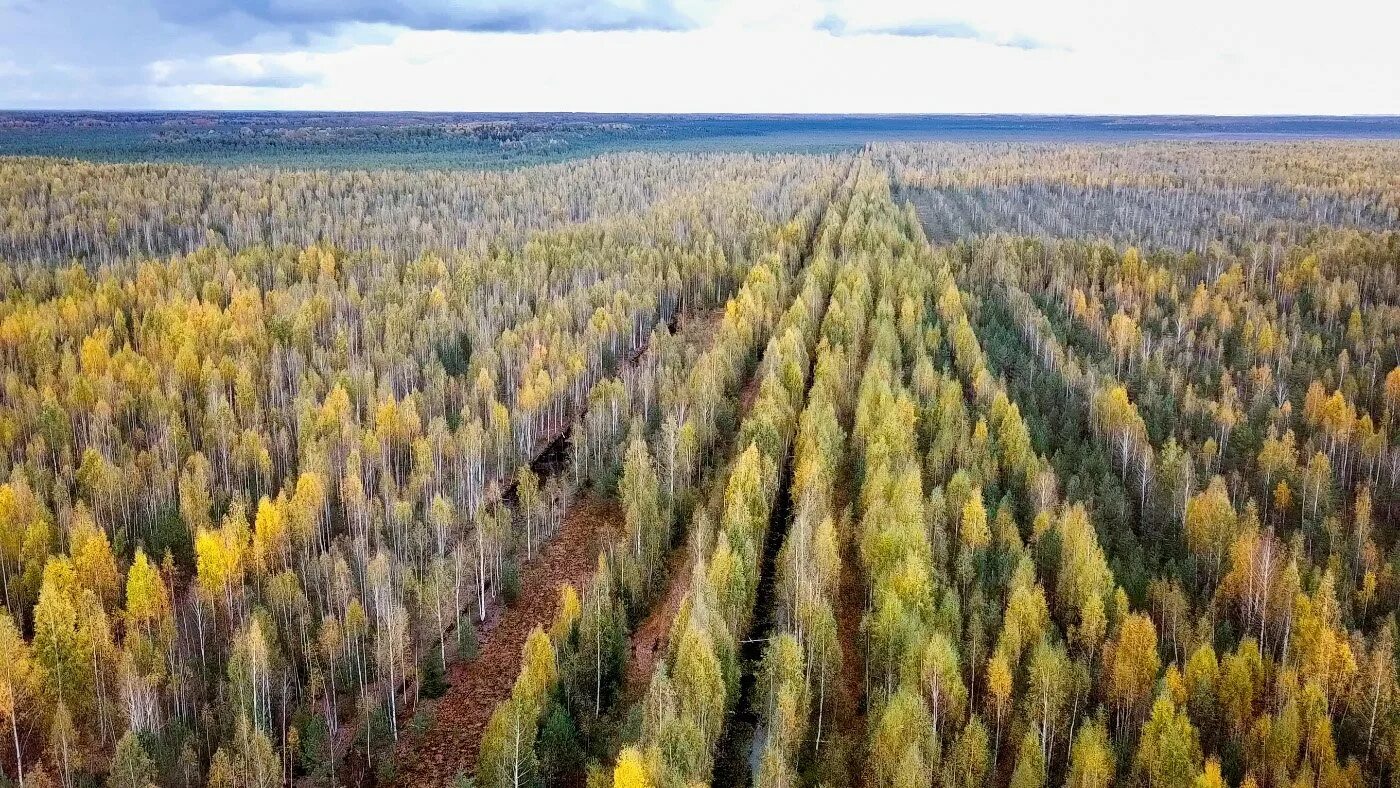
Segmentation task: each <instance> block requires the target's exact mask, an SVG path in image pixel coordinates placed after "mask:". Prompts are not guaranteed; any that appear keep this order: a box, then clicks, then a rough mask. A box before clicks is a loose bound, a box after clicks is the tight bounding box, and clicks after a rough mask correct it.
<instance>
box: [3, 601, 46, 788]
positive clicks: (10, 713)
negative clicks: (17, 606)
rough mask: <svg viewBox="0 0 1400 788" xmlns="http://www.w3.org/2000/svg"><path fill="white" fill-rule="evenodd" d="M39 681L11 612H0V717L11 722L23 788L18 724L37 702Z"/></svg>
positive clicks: (17, 768) (22, 759)
mask: <svg viewBox="0 0 1400 788" xmlns="http://www.w3.org/2000/svg"><path fill="white" fill-rule="evenodd" d="M36 678H37V676H36V675H35V670H34V664H33V662H32V661H31V660H30V652H29V645H28V644H27V643H25V642H24V636H23V635H22V634H21V633H20V631H19V628H18V627H16V626H15V620H14V619H13V618H12V617H11V616H10V613H9V611H7V610H3V609H0V715H3V716H4V717H5V718H6V719H8V720H9V722H10V736H11V739H12V740H13V742H14V747H15V770H16V773H17V776H18V782H19V784H20V786H21V788H23V786H24V750H23V748H22V747H21V746H20V738H19V720H20V715H21V713H22V712H23V711H25V710H27V709H26V707H27V706H29V705H30V704H31V703H32V702H33V700H34V692H35V683H36V682H35V680H36Z"/></svg>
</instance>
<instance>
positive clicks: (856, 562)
mask: <svg viewBox="0 0 1400 788" xmlns="http://www.w3.org/2000/svg"><path fill="white" fill-rule="evenodd" d="M853 481H854V480H849V481H848V483H853ZM842 489H843V490H849V489H850V487H849V486H847V485H842ZM855 528H856V525H855V523H851V524H849V526H848V528H847V529H846V533H844V534H842V539H841V583H840V587H839V589H838V593H839V597H838V598H837V600H836V631H837V636H838V637H839V638H840V642H841V686H840V687H838V688H837V690H836V697H835V699H834V703H833V704H832V713H833V716H834V717H835V719H833V720H831V722H830V724H829V726H824V727H825V728H826V730H824V731H822V733H821V736H822V741H821V745H822V746H826V745H827V743H828V742H835V743H836V744H837V746H844V747H845V748H846V763H847V772H846V773H847V775H848V776H849V778H850V780H849V782H848V783H847V784H848V785H851V786H856V787H857V788H859V786H863V785H865V736H864V735H863V734H864V732H865V730H866V728H865V725H866V722H865V643H864V639H863V638H862V637H861V628H860V625H861V621H862V620H863V619H864V618H865V581H864V578H863V577H862V573H861V561H860V553H859V546H858V545H857V540H858V537H857V536H856V534H855ZM833 734H834V735H833Z"/></svg>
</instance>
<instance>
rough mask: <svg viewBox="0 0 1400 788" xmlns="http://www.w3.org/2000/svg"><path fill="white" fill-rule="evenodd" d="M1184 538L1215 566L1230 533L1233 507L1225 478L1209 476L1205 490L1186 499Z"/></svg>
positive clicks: (1228, 541) (1232, 527)
mask: <svg viewBox="0 0 1400 788" xmlns="http://www.w3.org/2000/svg"><path fill="white" fill-rule="evenodd" d="M1185 520H1186V522H1185V528H1186V539H1187V544H1188V545H1189V546H1190V548H1191V550H1192V551H1194V552H1195V553H1196V554H1197V555H1200V556H1203V557H1205V558H1207V559H1208V560H1210V561H1211V562H1212V563H1213V564H1214V565H1215V566H1216V567H1217V569H1218V567H1219V566H1220V562H1221V561H1222V560H1223V558H1224V554H1225V551H1226V549H1227V548H1228V546H1229V544H1230V541H1231V540H1232V539H1233V537H1234V530H1235V509H1234V506H1232V505H1231V504H1230V492H1229V490H1228V489H1227V488H1226V487H1225V480H1224V479H1223V478H1221V477H1219V476H1216V477H1215V478H1213V479H1211V481H1210V486H1209V487H1207V488H1206V490H1205V491H1203V492H1200V493H1197V494H1196V495H1193V496H1192V497H1191V499H1190V500H1189V501H1187V502H1186V518H1185Z"/></svg>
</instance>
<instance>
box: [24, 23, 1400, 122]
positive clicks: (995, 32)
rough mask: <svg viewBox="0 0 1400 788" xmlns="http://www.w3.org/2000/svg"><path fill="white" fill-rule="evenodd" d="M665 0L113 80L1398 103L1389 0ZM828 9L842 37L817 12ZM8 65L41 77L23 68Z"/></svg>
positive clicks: (854, 104)
mask: <svg viewBox="0 0 1400 788" xmlns="http://www.w3.org/2000/svg"><path fill="white" fill-rule="evenodd" d="M125 1H126V2H146V1H147V0H125ZM224 1H225V0H220V2H224ZM569 2H571V3H572V4H573V5H572V6H570V7H576V6H578V5H579V2H580V0H569ZM627 2H629V3H632V4H639V3H645V2H646V0H627ZM311 5H312V6H314V5H315V4H314V3H313V4H311ZM546 5H547V3H546V0H532V5H531V8H536V9H542V8H544V7H545V6H546ZM671 5H672V6H674V8H675V9H676V12H677V13H678V14H680V15H682V16H684V17H685V18H686V19H688V20H692V21H693V22H694V25H695V28H694V29H691V30H685V31H668V30H608V31H594V32H579V31H575V32H568V31H553V32H538V33H523V32H468V31H460V32H453V31H437V32H434V31H418V30H409V29H407V28H405V27H401V26H395V25H389V24H376V25H366V24H358V23H337V24H334V25H331V26H330V27H329V28H327V32H325V33H322V34H318V35H316V36H313V37H311V38H309V39H305V40H304V41H303V43H301V44H298V39H297V38H296V37H295V36H291V37H288V36H287V35H282V36H281V37H280V38H278V33H279V31H278V30H277V29H276V28H268V29H265V30H263V32H262V33H260V37H255V38H243V39H240V40H242V41H244V42H247V43H237V42H233V43H230V44H229V45H228V46H229V47H231V48H226V49H224V50H223V51H222V52H220V51H219V50H217V49H216V50H214V51H215V52H216V53H217V54H215V55H214V56H212V57H204V58H201V57H195V56H192V55H191V54H190V53H189V52H188V51H185V52H179V53H177V54H173V55H168V56H163V57H162V56H160V55H159V54H157V55H155V56H151V55H146V59H145V60H144V61H142V63H143V66H142V68H141V69H139V70H138V73H139V74H141V75H142V77H141V79H143V80H144V81H142V82H140V83H139V84H133V85H129V86H127V92H126V93H125V94H124V95H131V93H132V91H137V92H138V95H142V96H144V97H145V98H144V99H142V100H143V101H144V102H145V103H146V104H147V105H151V106H160V107H208V108H281V109H423V110H428V109H433V110H478V111H527V110H576V111H631V112H966V113H980V112H1032V113H1035V112H1043V113H1104V114H1113V113H1180V114H1188V113H1202V114H1253V113H1285V114H1287V113H1298V114H1329V113H1336V114H1351V113H1377V114H1400V48H1396V47H1394V46H1393V45H1392V44H1391V42H1390V41H1389V40H1388V39H1389V37H1390V35H1391V32H1390V31H1392V30H1394V29H1396V28H1397V26H1400V6H1397V4H1390V3H1379V2H1373V0H1333V2H1331V3H1329V4H1328V5H1327V6H1325V7H1317V6H1313V5H1309V6H1304V5H1302V4H1299V3H1295V2H1293V1H1292V0H1172V2H1157V3H1122V2H1111V1H1110V0H1062V1H1061V2H1044V1H1043V0H1041V1H1039V2H1038V1H1037V0H990V1H989V0H938V2H936V3H931V2H926V1H919V0H675V2H674V3H671ZM3 16H4V15H3V14H0V18H3ZM833 19H834V20H840V21H841V23H842V24H843V25H844V28H843V29H842V31H841V32H842V33H843V34H842V35H832V34H831V32H828V30H824V29H823V25H822V22H823V20H833ZM11 21H13V20H11ZM827 27H830V25H827ZM283 32H285V31H283ZM895 33H898V34H895ZM4 35H5V34H3V33H0V61H3V60H4V59H5V58H6V57H7V55H6V53H5V52H4V51H3V50H4V46H3V44H4V38H3V36H4ZM272 40H277V41H278V44H277V45H276V46H271V45H268V44H260V43H258V42H259V41H272ZM1029 42H1035V44H1036V47H1035V48H1024V47H1026V46H1028V44H1029ZM10 59H11V60H14V59H15V58H14V57H13V56H10ZM151 61H155V62H151ZM23 62H25V63H26V66H30V65H31V63H30V61H29V59H25V60H24V61H23ZM26 82H27V88H28V90H29V91H31V92H32V91H36V90H42V88H43V80H42V79H41V78H39V77H34V76H31V77H30V78H28V79H27V80H26ZM71 95H72V96H74V97H81V96H82V95H83V94H82V93H81V92H80V90H79V89H77V88H75V89H74V91H73V92H72V93H71ZM105 95H107V94H106V93H103V94H99V95H98V96H95V97H89V101H90V102H91V103H93V104H95V103H100V101H101V98H102V97H103V96H105ZM4 98H5V86H4V85H3V84H0V104H3V103H4ZM94 99H96V100H94ZM67 103H68V105H70V106H71V105H73V104H80V103H81V100H80V98H70V99H68V100H67ZM127 103H128V105H129V104H130V102H129V100H128V101H127ZM89 105H91V104H89Z"/></svg>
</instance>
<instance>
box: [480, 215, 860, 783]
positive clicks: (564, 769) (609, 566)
mask: <svg viewBox="0 0 1400 788" xmlns="http://www.w3.org/2000/svg"><path fill="white" fill-rule="evenodd" d="M823 210H824V211H825V212H827V214H828V215H829V213H830V212H831V211H833V210H835V208H833V207H832V206H831V205H827V206H824V207H823ZM801 218H802V221H801V222H800V223H795V225H794V230H795V232H792V233H790V234H789V235H788V236H787V238H786V244H787V246H785V248H784V249H783V250H782V254H780V255H773V256H772V257H770V258H767V259H765V260H763V261H761V262H760V263H759V264H758V265H755V266H754V267H753V268H752V269H751V270H750V272H749V275H748V277H747V279H746V280H745V283H744V285H743V286H742V287H741V288H740V289H739V291H738V293H736V294H735V296H734V297H733V298H732V299H730V301H729V303H728V305H727V306H726V309H725V311H724V315H723V317H722V319H721V321H720V323H719V326H718V329H717V331H716V332H715V334H714V336H713V342H712V343H711V344H710V345H709V347H708V349H707V350H706V351H705V352H704V353H703V354H702V355H701V356H700V357H699V358H698V359H697V360H696V363H695V364H694V365H693V366H691V367H689V373H688V375H685V376H683V377H681V378H680V379H678V380H677V381H676V383H677V385H676V387H675V388H674V390H673V394H672V395H671V396H669V397H668V398H666V401H665V402H664V403H663V404H662V406H661V407H660V408H659V409H658V412H657V414H656V416H657V418H656V420H655V421H653V422H647V421H645V420H641V421H638V422H636V423H635V426H634V429H633V434H632V436H631V437H630V439H629V442H628V448H627V451H626V456H625V458H624V460H623V462H622V464H621V465H622V470H621V479H620V481H619V484H618V494H619V502H620V503H621V505H622V510H623V513H624V529H623V533H621V534H619V535H618V537H617V538H616V540H615V542H614V543H613V544H611V545H610V546H609V547H608V548H606V549H605V550H604V552H603V553H602V554H600V555H599V559H598V561H599V564H598V569H597V571H596V573H595V574H594V577H593V578H592V580H591V581H590V583H589V585H588V586H587V587H586V588H585V589H584V592H583V594H582V596H581V598H580V597H579V595H578V593H577V592H576V591H575V590H574V589H572V588H566V589H565V591H564V598H563V599H562V600H561V603H560V606H559V612H558V614H557V617H556V620H555V622H554V624H553V627H552V628H551V630H550V633H549V635H548V637H546V636H545V635H544V633H543V632H542V631H539V632H536V633H535V634H534V635H533V636H532V639H531V642H530V644H527V646H526V649H525V653H524V654H523V655H522V659H523V660H524V663H525V664H524V665H522V669H521V673H520V675H519V676H518V677H517V681H516V684H515V689H514V691H513V692H512V695H511V697H510V698H509V699H508V700H506V701H504V702H502V703H501V704H500V705H499V706H498V707H497V708H496V710H495V712H494V714H493V716H492V719H491V723H490V726H489V727H488V730H487V732H486V734H485V736H484V738H483V740H482V742H481V750H480V759H479V761H478V765H477V770H476V777H477V780H478V783H479V784H481V785H493V786H496V785H514V786H519V785H524V784H536V783H537V782H544V783H546V784H547V783H550V782H552V781H557V780H560V779H565V778H567V777H568V776H570V775H571V774H577V773H578V772H579V771H581V769H582V767H583V763H581V761H582V760H583V758H584V757H586V756H587V755H588V754H590V753H591V752H594V751H596V750H597V748H599V747H606V746H607V745H608V744H609V741H608V738H607V736H606V733H607V730H608V718H609V716H610V715H612V714H614V713H616V711H617V710H616V709H615V706H616V704H617V702H618V701H619V699H620V693H621V692H622V691H623V690H624V689H625V688H624V687H623V686H622V681H623V676H624V674H625V668H626V660H627V659H628V658H629V657H630V656H631V651H630V649H629V648H628V646H627V644H628V640H629V635H630V633H631V631H632V629H633V627H634V626H635V625H636V624H637V623H638V622H639V621H640V619H641V618H642V617H643V616H644V615H645V614H646V612H647V609H648V608H649V607H650V606H651V605H652V604H653V603H654V602H655V601H656V599H657V597H658V596H659V595H661V594H662V592H664V590H665V587H666V585H667V584H668V583H676V582H683V581H684V578H678V577H667V576H666V555H667V552H668V550H670V549H672V548H673V547H675V546H676V545H677V543H679V542H680V541H681V540H683V539H690V540H692V541H693V543H695V544H704V543H706V542H707V541H708V540H709V539H710V538H712V536H713V533H712V532H713V530H714V527H713V525H712V523H713V522H714V519H715V515H716V512H714V511H713V510H712V505H711V500H712V499H714V498H715V497H716V496H713V495H706V490H708V489H710V487H711V485H712V484H714V485H720V484H723V483H724V481H725V478H726V474H727V473H729V471H730V468H729V466H728V465H727V464H719V465H716V464H715V463H714V461H713V460H712V459H709V458H711V457H714V456H721V457H722V456H726V453H725V452H724V451H722V450H723V449H724V448H726V447H728V446H729V445H730V444H731V442H732V438H731V435H730V434H728V433H729V431H730V430H731V429H732V426H733V424H734V419H735V418H736V417H738V416H740V415H741V414H739V413H737V412H736V408H735V406H736V404H737V395H738V390H739V387H740V385H741V384H742V383H743V382H744V381H745V380H746V379H747V378H748V377H749V375H750V374H751V370H752V367H753V364H754V360H755V358H756V351H757V350H758V349H759V348H761V347H764V346H765V345H769V346H770V347H769V350H768V352H767V353H766V354H765V356H764V360H763V366H762V367H761V368H760V369H759V370H758V371H757V372H756V373H753V374H757V375H759V376H760V377H761V378H762V379H763V380H765V381H766V380H768V379H769V377H770V375H771V373H770V372H769V371H768V370H769V369H770V368H771V366H772V365H773V364H774V363H776V362H775V361H774V360H773V359H774V356H773V353H774V352H776V351H774V350H773V349H772V347H773V345H772V344H771V343H770V342H769V339H770V337H771V338H774V339H773V342H777V341H778V340H777V339H776V338H777V337H782V336H784V335H785V334H786V333H787V328H786V327H787V326H788V325H789V324H790V323H791V322H792V321H793V320H795V319H796V318H795V317H793V315H795V314H798V313H800V312H804V311H808V310H811V309H815V308H818V307H819V306H820V303H819V302H815V303H814V300H815V299H816V298H817V297H818V296H819V295H820V291H819V290H817V289H815V287H816V285H814V284H813V282H817V283H820V282H821V280H822V277H823V276H829V273H823V272H826V271H829V263H826V262H823V261H822V260H821V259H819V258H817V259H814V258H813V255H812V253H811V250H810V248H809V245H810V244H811V243H812V240H811V236H812V235H813V232H814V231H815V230H816V229H817V227H816V225H817V223H818V222H819V221H829V219H827V220H822V218H821V215H820V214H819V213H818V212H816V211H812V212H809V213H807V214H804V215H803V216H802V217H801ZM823 226H825V225H824V224H823ZM794 278H795V279H796V280H797V281H796V284H794ZM794 294H796V295H795V297H796V299H797V300H796V301H793V298H794ZM790 303H791V304H792V306H789V307H786V308H785V305H788V304H790ZM762 391H763V389H760V394H759V395H758V402H757V403H756V404H755V405H754V408H755V410H757V409H758V408H760V407H762V405H761V403H763V402H764V401H765V394H763V393H762ZM768 396H771V395H768ZM744 423H745V424H748V421H747V419H745V421H744ZM746 429H747V428H746ZM745 434H746V433H745V432H743V431H741V433H740V438H739V440H740V442H741V443H742V442H743V436H744V435H745ZM652 446H655V447H656V449H655V451H653V449H652V448H651V447H652ZM687 571H689V570H688V569H687ZM545 644H547V648H546V645H545ZM541 676H547V677H548V678H547V680H544V681H541V680H540V677H541ZM590 774H592V772H590ZM597 778H598V779H602V777H601V775H598V776H597ZM592 779H595V777H594V776H590V780H592Z"/></svg>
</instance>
